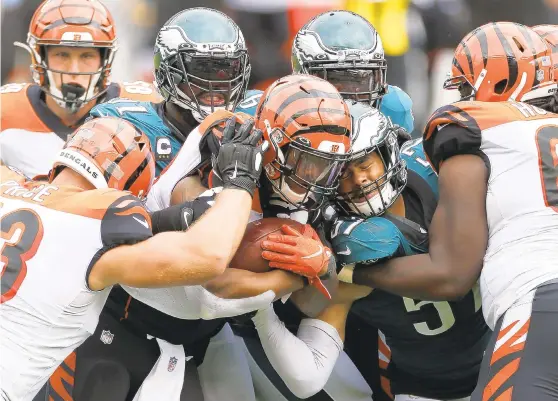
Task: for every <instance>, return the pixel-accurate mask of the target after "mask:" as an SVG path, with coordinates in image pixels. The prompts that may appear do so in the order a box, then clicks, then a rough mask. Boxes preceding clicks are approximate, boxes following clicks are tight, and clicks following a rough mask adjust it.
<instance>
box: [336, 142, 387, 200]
mask: <svg viewBox="0 0 558 401" xmlns="http://www.w3.org/2000/svg"><path fill="white" fill-rule="evenodd" d="M385 172H386V171H385V168H384V164H383V162H382V158H381V157H380V155H379V154H378V153H377V152H373V153H370V154H368V155H366V156H363V157H361V158H360V159H357V160H354V161H352V162H351V163H349V165H348V166H347V167H346V170H345V172H344V173H343V175H342V176H341V180H340V182H339V193H341V194H345V193H351V192H353V191H356V190H357V189H359V188H362V187H367V186H370V189H368V190H367V192H366V195H365V198H366V199H371V198H372V197H374V196H375V195H377V194H378V186H377V185H370V184H372V183H373V182H375V181H376V180H378V179H379V178H380V177H382V176H383V175H384V174H385ZM378 184H382V183H381V182H378ZM364 201H365V199H364V197H363V198H362V199H360V198H359V199H354V202H357V203H359V202H364Z"/></svg>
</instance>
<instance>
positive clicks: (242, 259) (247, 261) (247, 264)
mask: <svg viewBox="0 0 558 401" xmlns="http://www.w3.org/2000/svg"><path fill="white" fill-rule="evenodd" d="M283 224H286V225H289V226H291V227H293V228H294V229H296V230H298V231H299V232H300V233H301V234H304V233H303V231H304V224H301V223H299V222H297V221H294V220H291V219H282V218H279V217H267V218H264V219H261V220H257V221H253V222H251V223H250V224H248V226H247V227H246V231H245V233H244V237H243V238H242V242H241V243H240V246H239V247H238V250H237V251H236V254H235V255H234V258H233V260H232V261H231V263H230V264H229V267H232V268H235V269H242V270H250V271H253V272H255V273H263V272H267V271H269V262H268V261H267V260H265V259H264V258H262V247H261V242H262V241H263V240H265V239H266V238H267V236H268V235H269V234H274V233H277V234H281V226H282V225H283Z"/></svg>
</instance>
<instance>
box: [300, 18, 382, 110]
mask: <svg viewBox="0 0 558 401" xmlns="http://www.w3.org/2000/svg"><path fill="white" fill-rule="evenodd" d="M291 61H292V66H293V71H294V72H295V73H302V74H311V75H316V76H318V77H320V78H323V79H325V80H327V81H329V82H330V83H331V84H333V85H334V86H335V87H336V88H337V90H338V91H339V92H340V93H341V95H342V96H343V97H344V98H345V99H352V100H356V101H359V102H367V103H370V104H371V105H374V106H377V101H378V100H379V99H380V98H381V97H382V96H383V95H384V94H385V93H386V89H387V83H386V71H387V62H386V60H385V57H384V48H383V46H382V40H381V39H380V36H379V35H378V32H376V29H374V27H373V26H372V24H370V23H369V22H368V21H367V20H366V19H364V18H363V17H361V16H360V15H358V14H355V13H353V12H350V11H327V12H324V13H322V14H320V15H318V16H316V17H314V18H312V19H311V20H310V21H309V22H308V23H307V24H306V25H304V26H303V27H302V29H300V31H298V33H297V34H296V37H295V39H294V42H293V47H292V58H291Z"/></svg>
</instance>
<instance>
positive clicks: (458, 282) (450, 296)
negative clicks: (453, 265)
mask: <svg viewBox="0 0 558 401" xmlns="http://www.w3.org/2000/svg"><path fill="white" fill-rule="evenodd" d="M477 279H478V275H475V276H474V277H472V276H469V277H468V276H464V275H460V274H456V273H455V272H448V274H445V275H444V277H442V280H440V282H439V284H438V286H437V290H436V298H438V299H437V300H441V301H459V300H460V299H462V298H463V297H465V296H466V295H467V293H468V292H469V291H471V288H473V286H474V285H475V283H476V281H477Z"/></svg>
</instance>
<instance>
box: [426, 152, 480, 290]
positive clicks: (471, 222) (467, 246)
mask: <svg viewBox="0 0 558 401" xmlns="http://www.w3.org/2000/svg"><path fill="white" fill-rule="evenodd" d="M487 177H488V169H487V167H486V165H485V163H484V161H483V159H482V158H481V157H479V156H476V155H458V156H453V157H450V158H449V159H447V160H445V161H444V162H443V165H442V166H441V167H440V172H439V187H440V200H439V203H438V206H437V208H436V211H435V213H434V216H433V219H432V224H431V226H430V249H429V252H430V256H431V258H432V260H433V261H434V262H435V263H437V264H442V265H444V266H447V267H450V268H451V269H452V270H454V271H456V272H457V273H459V275H460V276H461V277H462V278H463V279H464V280H465V281H464V282H463V285H467V286H468V285H469V284H470V285H471V286H472V285H473V284H474V282H475V281H476V279H477V278H478V275H479V274H480V270H481V268H482V262H483V257H484V254H485V251H486V247H487V243H488V224H487V218H486V193H487Z"/></svg>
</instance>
